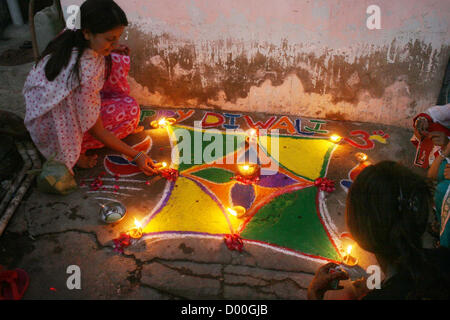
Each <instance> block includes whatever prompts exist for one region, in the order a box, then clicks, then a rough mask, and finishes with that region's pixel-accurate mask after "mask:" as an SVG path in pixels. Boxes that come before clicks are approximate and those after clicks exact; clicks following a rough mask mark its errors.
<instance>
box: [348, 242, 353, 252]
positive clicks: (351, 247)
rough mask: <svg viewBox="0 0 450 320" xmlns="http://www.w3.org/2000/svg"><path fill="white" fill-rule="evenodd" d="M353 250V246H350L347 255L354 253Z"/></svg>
mask: <svg viewBox="0 0 450 320" xmlns="http://www.w3.org/2000/svg"><path fill="white" fill-rule="evenodd" d="M352 250H353V246H352V245H351V244H349V245H348V247H347V255H350V254H351V253H352Z"/></svg>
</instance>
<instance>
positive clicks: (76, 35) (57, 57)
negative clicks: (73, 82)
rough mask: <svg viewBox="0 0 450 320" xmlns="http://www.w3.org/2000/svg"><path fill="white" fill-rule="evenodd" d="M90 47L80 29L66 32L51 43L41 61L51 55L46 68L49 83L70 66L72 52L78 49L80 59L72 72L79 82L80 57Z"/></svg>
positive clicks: (43, 53) (78, 58)
mask: <svg viewBox="0 0 450 320" xmlns="http://www.w3.org/2000/svg"><path fill="white" fill-rule="evenodd" d="M88 45H89V43H88V41H86V40H85V39H84V36H83V32H82V31H81V30H79V29H78V30H65V31H64V32H63V33H62V34H60V35H59V36H58V37H56V38H55V39H54V40H53V41H51V42H50V43H49V44H48V46H47V48H46V49H45V50H44V51H43V52H42V55H41V57H40V59H39V61H40V60H41V59H43V58H44V57H45V56H46V55H48V54H50V55H51V56H50V59H49V60H48V62H47V64H46V66H45V75H46V77H47V79H48V80H49V81H53V80H54V79H55V78H56V77H57V76H58V75H59V73H60V72H61V70H62V69H63V68H65V67H67V66H68V64H69V62H70V58H71V56H72V51H73V49H74V48H76V49H77V50H78V57H77V61H76V64H75V67H74V69H72V72H73V71H75V74H76V77H77V80H78V81H79V80H80V75H79V72H78V66H79V63H80V57H81V56H82V54H83V52H84V50H85V49H86V48H87V47H88ZM39 61H38V63H39ZM72 75H73V74H72Z"/></svg>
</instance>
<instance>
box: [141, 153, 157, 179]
mask: <svg viewBox="0 0 450 320" xmlns="http://www.w3.org/2000/svg"><path fill="white" fill-rule="evenodd" d="M136 164H137V166H138V167H139V169H141V170H142V172H144V173H145V174H146V175H148V176H151V175H154V174H157V173H158V171H157V170H156V169H155V168H154V166H155V164H154V163H153V161H152V159H151V158H150V157H149V156H147V155H146V154H142V155H141V156H140V157H139V158H138V159H137V160H136Z"/></svg>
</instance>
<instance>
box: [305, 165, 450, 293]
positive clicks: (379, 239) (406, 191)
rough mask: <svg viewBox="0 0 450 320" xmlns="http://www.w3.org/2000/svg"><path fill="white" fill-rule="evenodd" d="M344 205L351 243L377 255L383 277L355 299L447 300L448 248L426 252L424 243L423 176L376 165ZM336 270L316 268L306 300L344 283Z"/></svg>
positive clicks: (429, 195) (427, 191) (429, 201)
mask: <svg viewBox="0 0 450 320" xmlns="http://www.w3.org/2000/svg"><path fill="white" fill-rule="evenodd" d="M346 207H347V213H346V220H347V226H348V228H349V230H350V233H351V234H352V236H353V239H354V240H355V241H356V242H357V243H358V245H359V246H360V247H361V248H362V249H364V250H366V251H369V252H371V253H373V254H375V256H376V258H377V261H378V264H379V266H380V268H381V270H382V271H383V273H384V274H385V276H386V277H385V279H384V281H383V282H382V284H381V289H374V290H372V291H368V290H358V291H359V296H356V297H354V298H355V299H367V300H369V299H377V300H404V299H444V300H448V299H449V298H450V274H449V273H448V270H450V249H449V248H445V247H439V248H437V249H425V248H424V247H423V244H422V237H423V235H424V233H425V231H426V227H427V222H428V218H429V216H430V214H431V212H432V208H433V190H432V188H431V187H430V184H429V182H428V181H427V179H426V178H424V177H422V176H419V175H417V174H415V173H413V172H412V171H411V170H409V169H408V168H406V167H404V166H402V165H400V164H398V163H396V162H392V161H383V162H380V163H378V164H376V165H372V166H369V167H367V168H365V169H364V170H363V171H362V172H361V173H360V174H359V175H358V177H357V178H356V180H355V182H354V183H353V184H352V186H351V187H350V189H349V192H348V195H347V204H346ZM334 267H336V264H333V263H328V264H325V265H324V266H322V267H320V268H319V269H318V271H317V273H316V275H315V277H314V279H313V280H312V281H311V283H310V285H309V289H308V299H311V300H320V299H323V298H324V295H325V292H326V291H328V290H333V289H334V288H332V286H331V284H332V282H333V281H334V280H345V279H348V275H347V274H346V273H345V272H334V273H330V272H329V270H330V269H331V268H334ZM363 284H365V283H363ZM341 288H342V287H341ZM339 289H340V288H339Z"/></svg>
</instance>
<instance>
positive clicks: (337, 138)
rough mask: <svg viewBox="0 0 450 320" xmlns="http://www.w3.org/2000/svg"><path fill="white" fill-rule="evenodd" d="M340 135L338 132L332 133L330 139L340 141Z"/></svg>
mask: <svg viewBox="0 0 450 320" xmlns="http://www.w3.org/2000/svg"><path fill="white" fill-rule="evenodd" d="M341 139H342V137H341V136H340V135H338V134H333V135H331V136H330V140H331V141H333V142H339V141H341Z"/></svg>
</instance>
